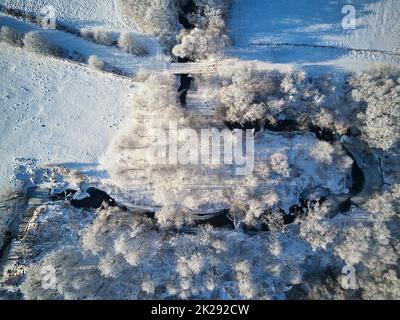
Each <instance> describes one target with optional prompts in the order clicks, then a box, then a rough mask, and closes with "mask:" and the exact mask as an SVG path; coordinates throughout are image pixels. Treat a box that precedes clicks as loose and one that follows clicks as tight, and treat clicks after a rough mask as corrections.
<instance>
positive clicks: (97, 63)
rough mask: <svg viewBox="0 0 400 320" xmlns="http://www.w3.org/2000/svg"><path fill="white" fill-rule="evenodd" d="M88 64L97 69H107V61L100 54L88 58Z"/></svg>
mask: <svg viewBox="0 0 400 320" xmlns="http://www.w3.org/2000/svg"><path fill="white" fill-rule="evenodd" d="M88 65H89V67H91V68H93V69H96V70H101V71H104V70H105V69H106V64H105V62H104V61H103V60H102V59H100V58H99V57H98V56H90V57H89V59H88Z"/></svg>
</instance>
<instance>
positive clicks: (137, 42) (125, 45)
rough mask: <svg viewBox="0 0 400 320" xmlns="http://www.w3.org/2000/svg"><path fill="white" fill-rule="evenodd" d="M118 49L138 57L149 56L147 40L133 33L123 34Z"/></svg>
mask: <svg viewBox="0 0 400 320" xmlns="http://www.w3.org/2000/svg"><path fill="white" fill-rule="evenodd" d="M118 47H119V48H121V49H122V50H123V51H125V52H127V53H131V54H134V55H137V56H144V55H146V54H148V49H147V45H146V40H145V39H144V38H143V37H140V36H139V35H137V34H135V33H132V32H123V33H122V34H121V35H120V37H119V39H118Z"/></svg>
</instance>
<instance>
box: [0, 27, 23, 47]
mask: <svg viewBox="0 0 400 320" xmlns="http://www.w3.org/2000/svg"><path fill="white" fill-rule="evenodd" d="M23 38H24V34H23V33H20V32H18V31H17V30H15V29H14V28H10V27H6V26H3V27H1V29H0V41H3V42H6V43H8V44H10V45H12V46H17V47H22V46H23V41H22V40H23Z"/></svg>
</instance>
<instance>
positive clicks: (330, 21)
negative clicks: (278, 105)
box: [227, 0, 400, 73]
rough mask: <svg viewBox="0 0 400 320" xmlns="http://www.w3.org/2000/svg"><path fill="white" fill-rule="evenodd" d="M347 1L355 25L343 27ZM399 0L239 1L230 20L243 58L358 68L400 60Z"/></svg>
mask: <svg viewBox="0 0 400 320" xmlns="http://www.w3.org/2000/svg"><path fill="white" fill-rule="evenodd" d="M345 5H352V6H354V8H355V10H356V11H355V12H356V29H354V30H352V29H348V30H345V29H343V28H342V20H343V18H345V16H346V14H342V8H343V7H344V6H345ZM399 15H400V2H399V1H398V0H335V1H320V0H307V1H296V0H235V1H234V4H233V7H232V12H231V18H230V21H229V23H228V28H229V32H230V36H231V38H232V40H233V48H230V49H228V50H227V51H228V53H229V54H231V55H233V56H237V57H240V58H242V59H258V60H262V61H268V62H272V63H290V64H295V65H297V66H298V67H301V68H303V69H305V70H306V71H309V72H318V73H320V72H330V71H336V70H340V71H349V70H350V71H359V70H363V69H366V68H368V67H370V66H371V64H374V63H382V62H384V63H397V64H398V63H399V62H400V56H399V54H400V24H399V20H400V19H399Z"/></svg>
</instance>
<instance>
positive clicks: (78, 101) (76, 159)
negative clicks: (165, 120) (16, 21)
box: [0, 43, 134, 190]
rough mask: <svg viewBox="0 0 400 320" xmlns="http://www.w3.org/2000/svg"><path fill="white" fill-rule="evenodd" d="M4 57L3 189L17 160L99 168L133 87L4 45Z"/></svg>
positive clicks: (0, 98)
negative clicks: (97, 165)
mask: <svg viewBox="0 0 400 320" xmlns="http://www.w3.org/2000/svg"><path fill="white" fill-rule="evenodd" d="M0 51H1V55H0V70H1V72H0V79H1V80H0V83H1V86H0V105H1V109H0V115H1V116H0V132H1V136H2V139H1V148H0V149H1V154H2V156H1V157H2V160H1V168H0V170H1V171H0V172H1V175H0V185H1V189H2V190H4V188H6V186H7V184H8V180H9V178H10V176H11V175H12V163H13V160H14V158H36V159H38V160H40V161H41V162H42V163H67V162H70V163H71V165H76V166H79V164H84V163H97V160H98V157H99V156H101V155H102V153H103V152H104V151H105V149H106V148H107V146H108V143H109V141H110V139H111V137H112V135H113V134H114V133H115V132H116V130H117V128H118V124H119V123H120V121H121V119H122V118H123V117H124V115H125V113H126V110H127V108H128V105H129V98H130V94H132V93H133V92H134V83H133V82H132V81H130V80H125V79H121V78H116V77H113V76H112V75H108V74H104V73H102V72H98V71H94V70H90V69H88V68H85V67H81V66H78V65H73V64H70V63H68V62H63V61H60V60H57V59H54V58H50V57H43V56H40V55H36V54H31V53H28V52H26V51H24V50H22V49H16V48H12V47H10V46H7V45H5V44H2V43H1V44H0Z"/></svg>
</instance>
